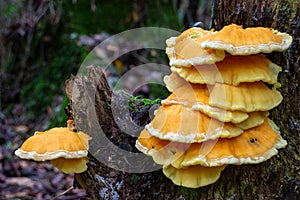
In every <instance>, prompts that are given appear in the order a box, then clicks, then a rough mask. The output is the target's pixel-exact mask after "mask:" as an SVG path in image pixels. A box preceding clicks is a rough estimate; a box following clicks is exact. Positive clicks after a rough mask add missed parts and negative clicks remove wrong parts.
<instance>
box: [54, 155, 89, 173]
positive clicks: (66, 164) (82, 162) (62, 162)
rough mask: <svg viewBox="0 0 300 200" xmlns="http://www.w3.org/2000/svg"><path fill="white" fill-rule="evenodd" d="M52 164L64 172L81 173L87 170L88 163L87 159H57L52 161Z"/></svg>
mask: <svg viewBox="0 0 300 200" xmlns="http://www.w3.org/2000/svg"><path fill="white" fill-rule="evenodd" d="M50 162H51V164H52V165H53V166H54V167H56V168H58V169H59V170H61V171H62V172H64V173H66V174H69V173H73V172H74V173H81V172H84V171H85V170H87V165H86V163H87V162H88V158H87V157H83V158H70V159H67V158H56V159H54V160H51V161H50Z"/></svg>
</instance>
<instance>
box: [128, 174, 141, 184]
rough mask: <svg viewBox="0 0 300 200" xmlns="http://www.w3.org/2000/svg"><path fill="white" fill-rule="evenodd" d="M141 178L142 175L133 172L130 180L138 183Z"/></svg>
mask: <svg viewBox="0 0 300 200" xmlns="http://www.w3.org/2000/svg"><path fill="white" fill-rule="evenodd" d="M139 180H140V177H139V176H138V175H136V174H132V176H131V178H130V182H131V183H132V184H137V183H138V182H139Z"/></svg>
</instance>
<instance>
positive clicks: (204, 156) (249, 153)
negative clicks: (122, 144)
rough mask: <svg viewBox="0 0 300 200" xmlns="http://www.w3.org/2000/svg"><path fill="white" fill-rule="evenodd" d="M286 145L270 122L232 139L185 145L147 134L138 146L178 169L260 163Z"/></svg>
mask: <svg viewBox="0 0 300 200" xmlns="http://www.w3.org/2000/svg"><path fill="white" fill-rule="evenodd" d="M285 145H286V141H285V140H283V139H282V138H281V136H280V134H279V130H278V128H277V127H276V126H275V124H274V123H273V122H272V121H271V120H267V119H266V120H265V122H264V123H263V124H262V125H260V126H258V127H255V128H252V129H248V130H246V131H244V133H242V134H241V135H239V136H237V137H234V138H230V139H227V138H221V139H216V140H209V141H207V142H203V143H192V144H184V143H178V142H170V141H168V140H160V139H158V138H156V137H154V136H152V135H151V134H150V133H149V132H148V131H146V130H144V131H142V133H141V135H140V137H139V138H138V140H137V142H136V146H137V148H138V149H139V150H141V151H142V152H143V153H145V154H147V155H150V156H152V157H153V160H154V161H155V162H157V163H158V164H161V165H164V166H166V165H170V164H172V165H173V166H174V167H176V168H184V167H188V166H194V165H202V166H206V167H215V166H222V165H225V164H235V165H240V164H254V163H260V162H263V161H265V160H267V159H269V158H270V157H272V156H274V155H276V154H277V153H278V151H277V149H279V148H283V147H285Z"/></svg>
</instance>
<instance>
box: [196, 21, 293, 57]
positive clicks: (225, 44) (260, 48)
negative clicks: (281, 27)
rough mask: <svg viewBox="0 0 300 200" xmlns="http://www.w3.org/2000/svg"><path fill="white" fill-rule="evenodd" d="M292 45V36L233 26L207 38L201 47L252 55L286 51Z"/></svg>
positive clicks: (268, 29)
mask: <svg viewBox="0 0 300 200" xmlns="http://www.w3.org/2000/svg"><path fill="white" fill-rule="evenodd" d="M291 43H292V37H291V36H290V35H288V34H286V33H281V32H279V31H277V30H272V29H270V28H264V27H255V28H254V27H250V28H246V29H243V28H242V26H238V25H236V24H231V25H228V26H224V27H223V28H222V29H221V30H220V31H219V32H217V33H216V34H211V35H210V36H209V37H207V39H206V41H204V42H202V43H201V47H202V48H207V49H216V50H225V51H227V52H228V53H230V54H232V55H250V54H258V53H270V52H272V51H284V50H286V49H287V48H288V47H289V46H290V45H291Z"/></svg>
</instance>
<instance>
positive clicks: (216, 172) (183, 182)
mask: <svg viewBox="0 0 300 200" xmlns="http://www.w3.org/2000/svg"><path fill="white" fill-rule="evenodd" d="M225 167H226V166H225V165H224V166H220V167H203V166H200V165H196V166H190V167H186V168H181V169H177V168H175V167H174V166H172V165H168V166H165V167H163V173H164V174H165V176H166V177H168V178H169V179H171V180H172V182H173V183H174V184H176V185H179V186H184V187H188V188H198V187H203V186H206V185H209V184H212V183H214V182H216V181H217V180H218V179H219V177H220V175H221V171H222V170H223V169H225Z"/></svg>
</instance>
